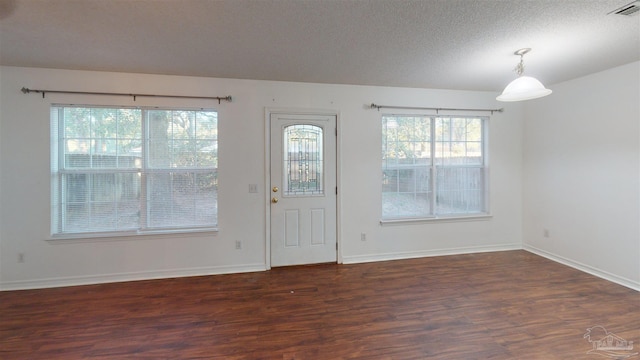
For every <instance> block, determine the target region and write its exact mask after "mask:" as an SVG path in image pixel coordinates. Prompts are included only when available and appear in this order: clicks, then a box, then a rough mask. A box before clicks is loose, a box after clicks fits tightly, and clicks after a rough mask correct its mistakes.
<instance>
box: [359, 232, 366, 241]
mask: <svg viewBox="0 0 640 360" xmlns="http://www.w3.org/2000/svg"><path fill="white" fill-rule="evenodd" d="M360 241H367V234H365V233H360Z"/></svg>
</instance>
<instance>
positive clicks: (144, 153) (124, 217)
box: [51, 106, 218, 235]
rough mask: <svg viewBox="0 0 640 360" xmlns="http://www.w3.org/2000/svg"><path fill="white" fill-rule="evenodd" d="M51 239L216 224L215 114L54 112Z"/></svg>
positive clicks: (121, 110)
mask: <svg viewBox="0 0 640 360" xmlns="http://www.w3.org/2000/svg"><path fill="white" fill-rule="evenodd" d="M51 133H52V142H51V143H52V152H51V154H52V161H51V164H52V233H53V234H54V235H56V234H57V235H62V234H74V233H112V232H144V231H169V230H185V229H189V230H192V229H207V228H209V229H212V228H215V227H216V226H217V218H218V216H217V214H218V205H217V198H218V196H217V193H218V114H217V112H216V111H213V110H175V109H157V108H110V107H109V108H108V107H87V106H53V107H52V108H51Z"/></svg>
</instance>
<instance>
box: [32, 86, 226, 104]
mask: <svg viewBox="0 0 640 360" xmlns="http://www.w3.org/2000/svg"><path fill="white" fill-rule="evenodd" d="M21 91H22V93H23V94H29V93H32V92H33V93H41V94H42V98H43V99H44V95H45V94H46V93H52V94H80V95H111V96H131V97H133V101H136V98H137V97H163V98H178V99H205V100H218V104H220V102H221V101H222V100H224V101H228V102H231V99H232V98H231V95H229V96H223V97H221V96H183V95H152V94H126V93H110V92H90V91H64V90H36V89H29V88H26V87H23V88H22V90H21Z"/></svg>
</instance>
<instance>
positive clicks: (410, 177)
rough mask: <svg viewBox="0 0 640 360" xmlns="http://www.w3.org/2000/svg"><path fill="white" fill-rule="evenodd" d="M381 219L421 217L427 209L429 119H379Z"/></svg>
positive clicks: (429, 165) (421, 117)
mask: <svg viewBox="0 0 640 360" xmlns="http://www.w3.org/2000/svg"><path fill="white" fill-rule="evenodd" d="M382 136H383V138H382V143H383V153H382V160H383V161H382V164H383V165H382V177H383V179H382V182H383V184H382V209H383V211H382V213H383V214H382V216H383V218H402V217H425V216H430V215H431V214H432V210H431V207H432V206H431V200H430V199H431V187H432V186H431V179H430V168H431V119H430V118H429V117H426V116H383V117H382Z"/></svg>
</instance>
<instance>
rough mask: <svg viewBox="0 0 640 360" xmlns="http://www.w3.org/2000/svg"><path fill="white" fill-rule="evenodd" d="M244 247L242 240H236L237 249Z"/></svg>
mask: <svg viewBox="0 0 640 360" xmlns="http://www.w3.org/2000/svg"><path fill="white" fill-rule="evenodd" d="M240 249H242V241H240V240H236V250H240Z"/></svg>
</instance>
